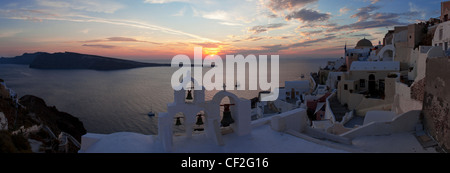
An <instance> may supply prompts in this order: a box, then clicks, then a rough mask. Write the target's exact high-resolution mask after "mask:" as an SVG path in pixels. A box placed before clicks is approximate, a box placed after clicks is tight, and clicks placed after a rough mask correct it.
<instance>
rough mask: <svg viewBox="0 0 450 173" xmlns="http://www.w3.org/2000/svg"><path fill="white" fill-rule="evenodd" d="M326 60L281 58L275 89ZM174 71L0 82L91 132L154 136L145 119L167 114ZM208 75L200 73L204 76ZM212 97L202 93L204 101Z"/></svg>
mask: <svg viewBox="0 0 450 173" xmlns="http://www.w3.org/2000/svg"><path fill="white" fill-rule="evenodd" d="M327 60H330V59H314V58H309V59H305V58H298V59H282V58H280V68H279V69H280V72H279V81H280V87H283V86H284V81H292V80H301V78H300V76H301V74H305V75H308V74H309V73H310V72H317V71H318V69H319V67H323V66H324V65H325V64H326V61H327ZM158 62H161V61H158ZM166 63H169V61H167V62H166ZM247 68H248V66H247ZM177 69H178V68H172V67H147V68H136V69H129V70H116V71H95V70H40V69H31V68H28V66H27V65H13V64H0V79H4V80H5V82H6V84H7V86H8V87H9V88H11V89H13V90H14V91H16V93H17V94H18V96H19V98H20V97H22V96H24V95H35V96H38V97H41V98H43V99H44V100H45V102H46V103H47V105H49V106H56V108H57V109H58V110H59V111H63V112H67V113H69V114H71V115H74V116H75V117H78V118H79V119H80V120H81V121H82V122H83V124H84V126H85V128H86V129H87V131H88V132H90V133H114V132H121V131H126V132H138V133H143V134H156V133H157V117H149V116H148V115H147V113H148V112H149V111H153V112H155V113H158V112H166V111H167V104H168V103H171V102H173V93H174V92H173V89H172V87H171V77H172V74H173V72H175V71H176V70H177ZM208 70H209V68H203V73H205V72H206V71H208ZM247 71H248V70H247ZM247 79H248V75H247ZM247 88H248V82H247ZM217 92H218V91H206V100H209V99H211V98H212V97H213V96H214V94H215V93H217ZM230 92H232V93H234V94H236V95H237V96H238V97H243V98H246V99H251V98H254V97H257V96H258V92H259V90H256V91H249V90H244V91H237V90H232V91H230ZM174 122H175V121H174Z"/></svg>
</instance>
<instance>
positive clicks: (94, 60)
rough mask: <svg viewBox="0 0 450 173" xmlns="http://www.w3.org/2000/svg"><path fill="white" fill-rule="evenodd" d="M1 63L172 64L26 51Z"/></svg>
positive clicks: (67, 65)
mask: <svg viewBox="0 0 450 173" xmlns="http://www.w3.org/2000/svg"><path fill="white" fill-rule="evenodd" d="M0 64H23V65H29V67H30V68H36V69H90V70H101V71H107V70H122V69H132V68H140V67H161V66H170V64H158V63H144V62H137V61H131V60H124V59H117V58H109V57H103V56H97V55H87V54H81V53H74V52H64V53H53V54H51V53H46V52H36V53H24V54H23V55H21V56H16V57H12V58H3V57H2V58H0Z"/></svg>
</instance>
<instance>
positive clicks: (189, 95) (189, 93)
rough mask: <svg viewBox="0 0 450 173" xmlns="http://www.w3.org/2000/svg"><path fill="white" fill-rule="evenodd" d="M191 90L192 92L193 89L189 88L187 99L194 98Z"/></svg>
mask: <svg viewBox="0 0 450 173" xmlns="http://www.w3.org/2000/svg"><path fill="white" fill-rule="evenodd" d="M191 92H192V90H188V94H187V97H186V100H192V99H193V98H192V93H191Z"/></svg>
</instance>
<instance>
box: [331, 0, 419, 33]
mask: <svg viewBox="0 0 450 173" xmlns="http://www.w3.org/2000/svg"><path fill="white" fill-rule="evenodd" d="M377 2H378V1H377ZM411 5H412V4H410V7H414V6H411ZM378 9H380V7H379V6H375V5H373V4H370V5H368V6H365V7H361V8H359V9H358V12H357V13H355V14H353V15H352V16H350V17H352V18H357V19H358V21H357V22H355V23H351V24H347V25H341V26H337V25H336V26H335V27H333V28H329V29H327V31H328V32H337V31H341V30H354V31H356V30H362V29H371V28H381V27H391V26H397V25H407V23H405V22H401V21H400V18H402V17H407V18H410V17H412V16H415V15H419V14H420V12H418V11H417V9H415V8H411V9H410V11H409V12H404V13H381V12H375V11H376V10H378Z"/></svg>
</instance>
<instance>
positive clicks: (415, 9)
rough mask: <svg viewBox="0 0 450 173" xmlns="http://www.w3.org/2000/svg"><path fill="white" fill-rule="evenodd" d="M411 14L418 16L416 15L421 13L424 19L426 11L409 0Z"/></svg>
mask: <svg viewBox="0 0 450 173" xmlns="http://www.w3.org/2000/svg"><path fill="white" fill-rule="evenodd" d="M408 5H409V14H407V15H409V16H416V15H420V17H422V19H424V18H425V15H426V13H425V11H424V10H423V9H420V8H419V7H417V6H416V5H414V4H413V3H411V2H409V3H408Z"/></svg>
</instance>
